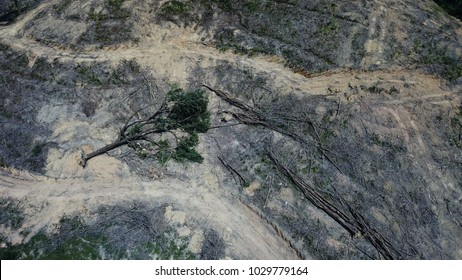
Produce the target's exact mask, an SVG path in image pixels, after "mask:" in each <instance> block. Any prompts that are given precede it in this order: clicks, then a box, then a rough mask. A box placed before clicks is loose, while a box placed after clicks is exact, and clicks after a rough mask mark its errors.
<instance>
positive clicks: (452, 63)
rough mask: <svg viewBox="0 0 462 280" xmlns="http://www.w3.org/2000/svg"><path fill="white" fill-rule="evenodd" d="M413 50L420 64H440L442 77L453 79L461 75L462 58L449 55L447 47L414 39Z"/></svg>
mask: <svg viewBox="0 0 462 280" xmlns="http://www.w3.org/2000/svg"><path fill="white" fill-rule="evenodd" d="M414 52H415V53H417V54H418V55H419V58H420V61H419V62H420V63H421V64H424V65H439V66H441V67H442V68H443V69H442V71H441V74H442V76H443V77H444V78H446V79H448V80H450V81H453V80H456V79H458V78H460V77H462V60H460V59H459V58H455V57H453V56H451V55H449V51H448V50H447V49H445V48H441V47H437V46H431V45H430V44H425V43H423V42H421V41H419V40H416V41H415V43H414Z"/></svg>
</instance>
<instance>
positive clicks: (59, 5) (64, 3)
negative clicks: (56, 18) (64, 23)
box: [53, 0, 72, 14]
mask: <svg viewBox="0 0 462 280" xmlns="http://www.w3.org/2000/svg"><path fill="white" fill-rule="evenodd" d="M71 3H72V0H63V1H61V2H59V3H57V4H55V5H53V9H54V10H55V12H56V13H57V14H61V13H62V12H63V11H64V10H65V9H66V8H67V7H68V6H69V5H70V4H71Z"/></svg>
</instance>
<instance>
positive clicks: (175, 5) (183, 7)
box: [160, 0, 190, 17]
mask: <svg viewBox="0 0 462 280" xmlns="http://www.w3.org/2000/svg"><path fill="white" fill-rule="evenodd" d="M189 10H190V7H189V5H188V3H186V2H181V1H177V0H173V1H169V2H166V3H164V4H163V5H162V6H161V7H160V15H161V16H164V17H168V16H179V15H185V14H187V13H188V12H189Z"/></svg>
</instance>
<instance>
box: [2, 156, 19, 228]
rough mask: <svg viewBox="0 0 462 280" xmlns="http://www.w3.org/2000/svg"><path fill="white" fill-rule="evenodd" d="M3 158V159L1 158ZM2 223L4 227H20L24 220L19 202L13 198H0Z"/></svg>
mask: <svg viewBox="0 0 462 280" xmlns="http://www.w3.org/2000/svg"><path fill="white" fill-rule="evenodd" d="M0 160H1V159H0ZM0 210H1V211H0V224H1V225H3V226H4V227H9V228H12V229H18V228H20V227H21V225H22V223H23V221H24V214H23V212H22V210H21V208H19V206H18V204H17V203H15V202H14V201H12V200H11V199H5V198H3V199H2V200H0Z"/></svg>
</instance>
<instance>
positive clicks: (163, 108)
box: [80, 88, 210, 167]
mask: <svg viewBox="0 0 462 280" xmlns="http://www.w3.org/2000/svg"><path fill="white" fill-rule="evenodd" d="M157 101H160V102H159V104H148V105H147V106H145V107H144V108H142V109H140V110H138V111H137V112H135V113H133V114H132V115H131V116H130V117H129V118H128V120H127V122H126V123H125V125H124V126H123V127H122V128H121V129H120V133H119V137H118V139H117V140H116V141H115V142H113V143H111V144H109V145H106V146H104V147H102V148H100V149H98V150H96V151H94V152H92V153H89V154H82V158H81V160H80V165H81V166H83V167H85V166H86V164H87V162H88V161H89V160H90V159H92V158H94V157H96V156H99V155H101V154H105V153H107V152H109V151H111V150H113V149H116V148H118V147H121V146H124V145H128V146H129V147H130V148H132V149H134V150H135V151H136V153H137V154H138V155H139V156H141V157H147V156H154V157H155V158H156V159H157V160H158V161H159V162H160V163H161V164H165V163H166V162H167V161H168V160H170V159H175V160H177V161H185V160H189V161H194V162H202V160H203V158H202V156H201V155H200V154H199V153H198V152H197V151H196V150H195V147H196V146H197V144H198V141H199V139H198V133H205V132H207V130H208V129H209V127H210V113H209V112H208V111H207V106H208V99H207V97H206V96H205V95H204V92H203V91H202V90H192V91H184V90H183V89H180V88H174V89H172V90H171V91H169V92H168V93H167V94H166V95H165V96H164V97H163V98H161V100H157ZM149 109H151V111H152V112H151V113H150V114H145V115H147V117H145V118H139V119H137V120H133V119H134V117H135V116H139V115H140V112H142V111H148V110H149ZM166 133H168V134H170V135H171V136H173V137H162V136H163V135H164V134H166ZM177 134H181V136H179V135H177Z"/></svg>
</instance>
